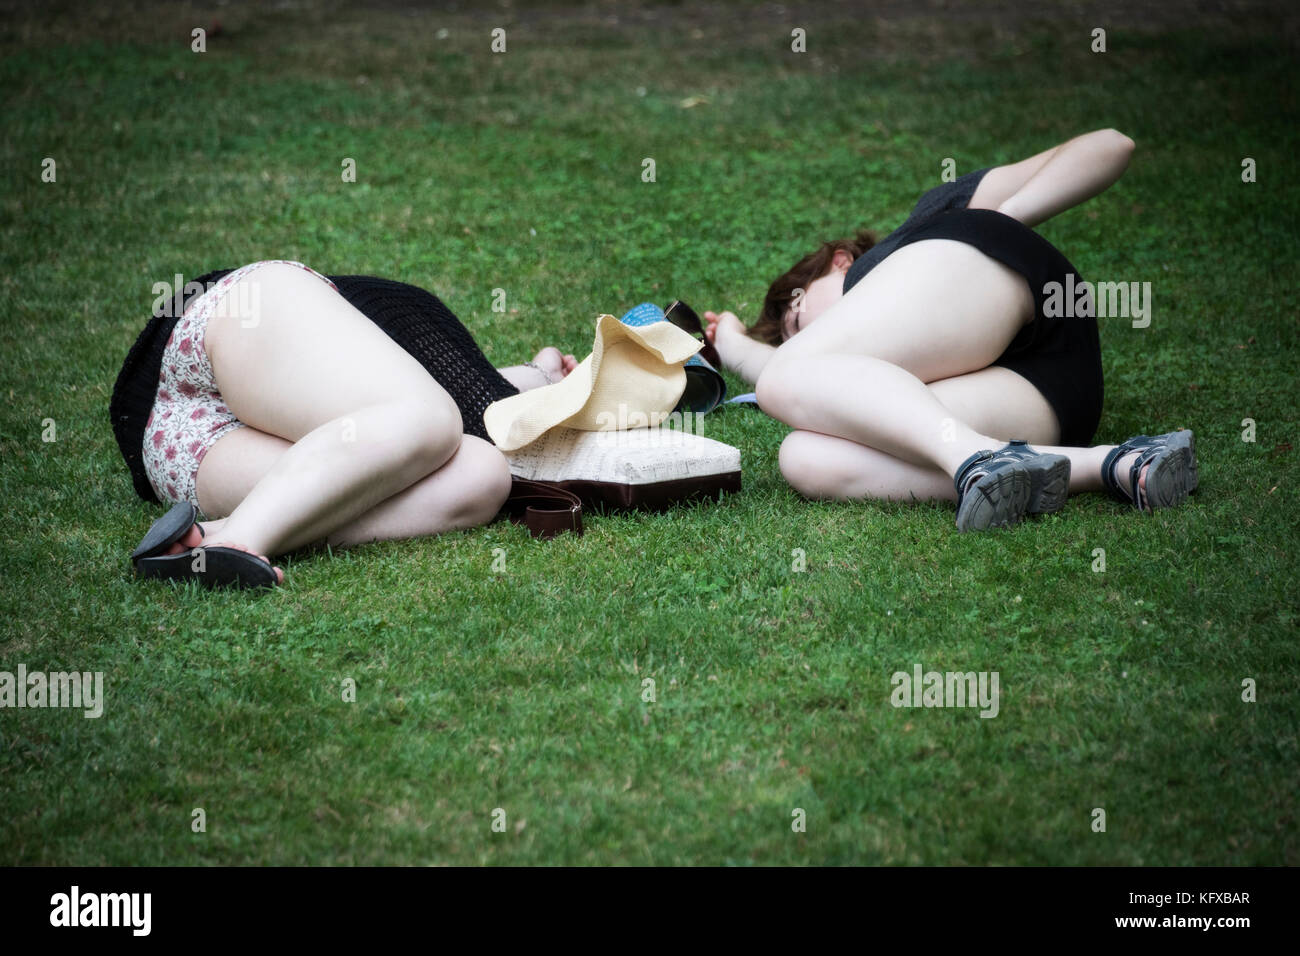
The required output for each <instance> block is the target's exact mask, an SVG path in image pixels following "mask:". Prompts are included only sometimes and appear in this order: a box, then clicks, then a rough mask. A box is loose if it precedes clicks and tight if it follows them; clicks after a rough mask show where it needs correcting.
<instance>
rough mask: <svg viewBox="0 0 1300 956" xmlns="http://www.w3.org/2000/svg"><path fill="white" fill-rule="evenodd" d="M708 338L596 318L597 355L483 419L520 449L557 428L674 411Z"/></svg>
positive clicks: (500, 443) (498, 439)
mask: <svg viewBox="0 0 1300 956" xmlns="http://www.w3.org/2000/svg"><path fill="white" fill-rule="evenodd" d="M699 349H700V342H699V340H697V339H696V338H694V337H693V336H691V335H688V334H687V333H685V332H683V331H682V330H681V329H679V328H677V327H676V326H675V325H673V324H672V323H671V322H656V323H654V324H653V325H643V326H639V327H634V326H629V325H624V324H623V323H622V322H620V321H619V320H618V319H616V318H614V316H612V315H602V316H600V318H598V319H596V341H595V343H594V344H593V345H592V347H591V354H590V355H588V356H587V357H586V358H585V359H583V360H582V361H581V362H580V363H579V364H578V367H577V368H575V369H574V370H573V371H572V372H570V373H569V374H568V375H566V376H565V377H564V378H562V379H561V380H560V381H558V382H556V383H555V384H554V385H546V386H543V387H542V388H534V389H530V390H529V391H527V392H521V393H519V394H518V395H511V396H510V397H509V398H503V399H501V401H499V402H493V403H492V404H491V405H489V406H488V407H487V410H486V411H485V412H483V424H484V425H485V426H486V427H487V433H488V435H490V436H491V438H492V441H494V442H495V443H496V445H497V447H498V448H500V449H501V450H502V451H514V450H516V449H518V448H523V447H524V446H525V445H527V444H529V443H530V442H533V441H535V440H536V439H538V438H539V437H541V436H542V435H543V434H545V433H546V432H547V431H549V430H550V429H552V428H556V427H559V426H563V427H565V428H577V429H581V430H582V431H605V430H608V429H612V428H619V427H622V428H627V427H628V425H627V422H628V419H629V418H631V419H632V420H633V421H639V420H641V415H644V416H646V418H647V419H649V420H648V421H647V422H646V424H647V425H649V424H651V423H655V422H654V419H655V417H661V416H666V415H668V414H669V413H670V412H672V410H673V408H674V406H676V404H677V400H678V399H679V398H681V397H682V392H683V391H684V390H685V388H686V372H685V370H684V369H683V368H682V363H683V362H685V361H686V360H687V359H688V358H690V357H691V356H692V355H694V354H695V353H696V352H698V351H699Z"/></svg>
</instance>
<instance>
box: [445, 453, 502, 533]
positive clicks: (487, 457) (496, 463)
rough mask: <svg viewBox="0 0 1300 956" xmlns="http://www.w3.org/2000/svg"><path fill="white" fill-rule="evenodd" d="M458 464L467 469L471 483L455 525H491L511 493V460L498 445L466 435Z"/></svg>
mask: <svg viewBox="0 0 1300 956" xmlns="http://www.w3.org/2000/svg"><path fill="white" fill-rule="evenodd" d="M456 465H457V467H458V468H461V469H464V474H465V476H466V478H467V479H468V480H469V483H470V484H469V489H468V493H467V494H465V495H464V496H462V498H461V503H460V506H459V508H458V509H457V514H456V515H455V519H454V520H455V524H456V525H458V526H460V527H466V528H470V527H476V526H478V525H481V524H487V523H488V522H489V521H491V520H492V519H493V518H495V517H496V516H497V515H498V514H499V513H500V512H501V509H502V507H503V506H504V505H505V503H506V499H507V498H508V497H509V496H510V486H511V484H512V483H513V480H514V479H513V478H512V477H511V475H510V463H509V462H508V461H506V456H505V455H503V454H502V453H501V451H500V449H498V448H497V447H496V446H495V445H493V444H491V443H490V442H485V441H483V439H481V438H476V437H475V436H473V435H466V436H465V437H464V439H463V440H462V441H461V443H460V449H459V450H458V451H457V452H456Z"/></svg>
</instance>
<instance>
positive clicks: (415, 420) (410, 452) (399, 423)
mask: <svg viewBox="0 0 1300 956" xmlns="http://www.w3.org/2000/svg"><path fill="white" fill-rule="evenodd" d="M382 413H383V415H384V417H385V418H387V419H388V420H389V422H390V428H391V433H392V434H393V435H394V436H396V437H395V440H396V441H398V442H400V444H401V450H402V452H403V458H404V459H405V460H406V461H407V462H408V463H409V465H410V467H411V469H412V470H413V472H414V473H415V474H417V475H427V474H431V473H433V472H435V471H437V470H438V469H439V468H441V467H442V466H443V465H445V464H446V463H447V462H448V461H449V460H450V459H451V457H452V456H453V455H455V454H456V453H457V451H458V450H459V449H460V446H461V441H462V439H463V438H464V434H463V432H462V426H461V418H460V411H459V410H458V409H457V408H456V406H455V404H454V403H452V402H451V401H450V400H447V401H428V400H422V399H412V400H408V401H404V402H398V403H394V404H392V405H389V406H387V407H385V408H383V410H382Z"/></svg>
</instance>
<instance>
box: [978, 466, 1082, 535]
mask: <svg viewBox="0 0 1300 956" xmlns="http://www.w3.org/2000/svg"><path fill="white" fill-rule="evenodd" d="M1067 463H1068V462H1067ZM1032 494H1033V481H1032V479H1031V477H1030V472H1029V470H1028V469H1027V468H1015V469H1011V470H1007V471H1003V472H999V473H998V474H996V475H988V476H986V477H984V478H982V479H980V481H979V483H978V484H976V485H975V487H973V488H971V489H970V490H969V491H968V492H966V494H965V495H964V496H963V497H962V500H961V505H960V506H959V507H958V508H957V530H958V531H984V530H986V529H988V528H1007V527H1010V526H1011V525H1014V524H1019V523H1020V522H1021V521H1023V520H1024V518H1025V515H1027V514H1028V513H1029V500H1030V497H1031V495H1032Z"/></svg>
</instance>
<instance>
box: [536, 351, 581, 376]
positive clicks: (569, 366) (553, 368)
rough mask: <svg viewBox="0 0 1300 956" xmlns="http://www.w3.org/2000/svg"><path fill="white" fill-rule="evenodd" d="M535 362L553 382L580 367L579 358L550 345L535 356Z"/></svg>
mask: <svg viewBox="0 0 1300 956" xmlns="http://www.w3.org/2000/svg"><path fill="white" fill-rule="evenodd" d="M533 364H534V365H536V366H537V367H538V368H540V369H541V370H542V371H543V372H545V373H546V375H547V377H548V378H549V379H550V380H551V381H552V382H558V381H559V380H560V379H562V378H564V376H566V375H568V374H569V373H570V372H572V371H573V370H574V369H575V368H577V367H578V360H577V359H576V358H574V357H573V356H572V355H566V354H564V353H562V352H561V351H560V350H559V349H557V348H556V347H555V346H553V345H548V346H546V348H544V349H542V350H541V351H540V352H538V353H537V354H536V355H534V356H533Z"/></svg>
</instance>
